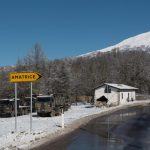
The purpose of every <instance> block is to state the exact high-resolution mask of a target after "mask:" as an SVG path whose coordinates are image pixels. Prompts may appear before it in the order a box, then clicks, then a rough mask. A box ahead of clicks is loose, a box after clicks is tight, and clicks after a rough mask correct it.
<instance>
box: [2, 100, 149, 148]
mask: <svg viewBox="0 0 150 150" xmlns="http://www.w3.org/2000/svg"><path fill="white" fill-rule="evenodd" d="M148 102H149V101H148ZM132 103H133V102H132ZM128 104H129V103H128ZM117 107H118V106H117ZM111 109H114V108H96V107H92V105H90V104H78V105H77V106H76V105H73V106H71V108H70V109H69V110H68V111H66V112H65V113H64V116H65V126H67V125H68V124H71V123H72V122H73V121H75V120H77V119H80V118H83V117H85V116H89V115H93V114H98V113H100V112H104V111H108V110H111ZM0 128H1V129H0V149H1V150H10V149H11V150H12V149H15V148H19V149H24V148H27V147H28V146H29V145H30V144H31V143H33V142H34V141H35V140H38V139H41V138H42V137H46V136H47V135H50V134H51V135H52V134H55V133H56V132H57V131H59V130H61V116H56V117H38V116H36V114H33V130H32V132H31V133H30V130H29V129H30V115H24V116H19V117H17V128H18V132H17V133H15V132H14V129H15V118H14V117H13V118H0Z"/></svg>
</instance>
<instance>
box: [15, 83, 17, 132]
mask: <svg viewBox="0 0 150 150" xmlns="http://www.w3.org/2000/svg"><path fill="white" fill-rule="evenodd" d="M15 132H17V83H15Z"/></svg>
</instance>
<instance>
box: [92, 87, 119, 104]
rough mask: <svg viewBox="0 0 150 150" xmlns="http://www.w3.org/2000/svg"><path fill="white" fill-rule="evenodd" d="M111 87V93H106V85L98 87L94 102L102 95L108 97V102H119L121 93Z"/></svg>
mask: <svg viewBox="0 0 150 150" xmlns="http://www.w3.org/2000/svg"><path fill="white" fill-rule="evenodd" d="M110 88H111V93H105V85H104V86H102V87H100V88H98V89H96V90H95V93H94V102H95V104H96V100H97V99H98V98H100V97H102V96H105V97H106V98H107V99H108V103H109V104H111V103H114V104H116V103H118V102H119V93H118V90H117V89H115V88H113V87H110Z"/></svg>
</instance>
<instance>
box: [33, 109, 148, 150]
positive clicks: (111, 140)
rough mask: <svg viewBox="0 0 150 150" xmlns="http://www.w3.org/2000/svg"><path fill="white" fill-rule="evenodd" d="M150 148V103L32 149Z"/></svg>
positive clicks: (132, 149)
mask: <svg viewBox="0 0 150 150" xmlns="http://www.w3.org/2000/svg"><path fill="white" fill-rule="evenodd" d="M41 149H42V150H150V106H145V107H133V108H129V109H124V110H120V111H117V112H115V113H113V114H111V115H106V116H103V117H99V118H96V119H94V120H92V121H91V122H89V123H88V124H87V125H86V126H82V127H80V128H79V129H78V130H76V131H74V132H72V133H70V134H68V135H65V136H61V137H59V138H58V139H57V140H55V141H52V142H47V143H45V144H44V145H41V146H40V147H38V148H34V149H33V150H41Z"/></svg>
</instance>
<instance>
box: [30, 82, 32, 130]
mask: <svg viewBox="0 0 150 150" xmlns="http://www.w3.org/2000/svg"><path fill="white" fill-rule="evenodd" d="M30 111H31V112H30V132H31V131H32V82H31V101H30Z"/></svg>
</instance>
